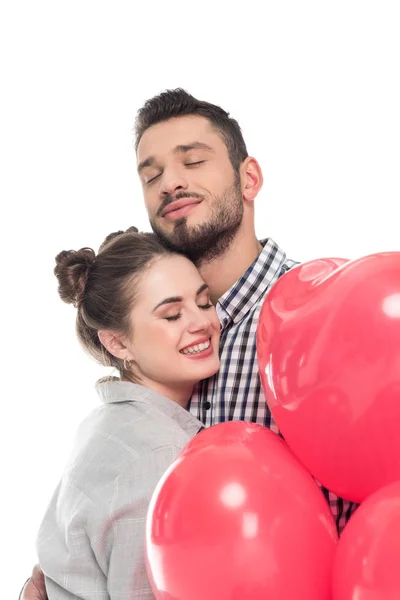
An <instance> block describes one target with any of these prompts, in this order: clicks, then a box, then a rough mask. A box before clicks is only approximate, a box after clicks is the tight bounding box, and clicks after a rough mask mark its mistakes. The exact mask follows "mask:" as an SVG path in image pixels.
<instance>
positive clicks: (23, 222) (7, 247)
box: [0, 0, 400, 600]
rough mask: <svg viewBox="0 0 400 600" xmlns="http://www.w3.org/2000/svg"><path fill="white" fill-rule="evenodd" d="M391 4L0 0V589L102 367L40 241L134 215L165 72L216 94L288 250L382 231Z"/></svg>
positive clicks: (389, 153)
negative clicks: (138, 167)
mask: <svg viewBox="0 0 400 600" xmlns="http://www.w3.org/2000/svg"><path fill="white" fill-rule="evenodd" d="M398 6H399V4H398V2H397V1H392V2H390V1H388V0H375V1H370V0H363V1H359V2H357V1H354V0H344V1H338V0H335V1H331V2H328V1H323V0H319V1H315V2H313V1H310V0H303V1H301V2H299V1H292V2H290V1H286V0H276V1H274V2H271V1H266V2H261V1H260V2H257V3H256V2H251V1H247V2H243V3H237V2H230V3H229V4H226V5H225V3H223V2H218V0H214V1H213V2H207V1H204V0H203V1H202V2H190V1H188V0H186V1H185V2H174V1H169V2H168V1H166V0H164V1H158V0H154V1H153V2H149V1H147V0H142V2H135V1H134V0H132V1H131V2H123V1H119V0H113V1H111V0H110V1H109V2H103V1H100V0H97V1H88V0H80V1H75V0H69V1H68V2H67V1H64V2H61V1H58V0H52V1H51V2H50V1H49V2H44V1H41V0H36V1H35V2H30V1H29V2H28V1H26V2H21V1H20V2H18V1H17V0H13V1H11V0H10V1H9V2H3V3H2V5H1V9H0V11H1V12H0V56H1V63H2V64H1V91H0V102H1V110H0V144H1V150H0V152H1V156H0V165H1V176H0V186H1V190H0V194H1V195H0V198H1V228H2V236H1V241H0V244H1V296H0V297H1V317H2V319H1V329H0V331H1V342H2V349H1V354H2V367H3V368H2V382H1V383H2V385H1V390H2V393H1V403H2V411H1V415H2V418H1V461H2V477H1V480H2V482H1V490H2V491H1V503H2V506H1V519H2V526H1V530H0V531H1V548H2V552H3V551H4V559H3V563H2V569H1V572H2V582H1V597H2V598H6V599H7V600H8V599H12V598H16V597H17V595H18V592H19V589H20V587H21V585H22V583H23V581H24V580H25V578H26V577H27V576H28V574H29V573H30V570H31V567H32V566H33V564H34V562H35V561H36V556H35V547H34V540H35V535H36V531H37V528H38V526H39V522H40V520H41V517H42V515H43V512H44V510H45V507H46V504H47V502H48V500H49V499H50V496H51V493H52V491H53V489H54V487H55V485H56V483H57V480H58V477H59V475H60V473H61V470H62V466H63V464H64V461H65V459H66V457H67V454H68V452H69V449H70V446H71V444H72V440H73V434H74V432H75V429H76V426H77V424H78V423H79V421H80V420H81V419H82V417H83V416H84V415H85V414H86V413H87V412H88V411H89V410H90V409H91V408H92V407H93V406H94V405H95V404H96V402H97V399H96V397H95V393H94V391H93V384H94V382H95V380H96V378H97V377H98V376H101V375H102V374H104V370H103V369H101V367H98V366H96V365H95V364H94V363H92V362H91V361H90V359H88V358H87V357H86V356H85V355H84V353H83V351H82V350H81V349H80V347H79V346H78V343H77V341H76V339H75V333H74V317H75V313H74V309H73V308H72V307H71V306H66V305H64V304H63V303H62V302H61V300H60V299H59V298H58V295H57V290H56V280H55V277H54V276H53V274H52V271H53V267H54V257H55V255H56V254H57V253H58V252H59V251H60V250H62V249H70V248H74V249H78V248H79V247H81V246H93V247H94V248H96V249H97V247H98V245H99V244H100V243H101V241H102V240H103V238H104V237H105V235H106V234H108V233H109V232H111V231H115V230H117V229H121V228H126V227H128V226H130V225H136V226H137V227H139V228H142V229H148V225H147V219H146V213H145V211H144V208H143V205H142V199H141V189H140V187H139V184H138V181H137V177H136V173H135V156H134V152H133V149H132V143H131V128H132V125H133V121H134V116H135V112H136V110H137V109H138V108H139V107H140V106H141V104H142V103H143V102H144V101H145V100H146V99H147V98H149V97H151V96H153V95H154V94H156V93H158V92H160V91H162V90H163V89H165V88H171V87H178V86H182V87H184V88H186V89H188V90H189V91H190V92H191V93H192V94H194V95H196V96H198V97H199V98H201V99H204V100H208V101H211V102H214V103H216V104H220V105H221V106H223V107H224V108H225V109H226V110H228V111H230V113H231V114H232V115H233V116H234V117H235V118H237V119H238V121H239V123H240V124H241V126H242V129H243V133H244V136H245V139H246V141H247V145H248V150H249V152H250V153H251V154H252V155H254V156H256V157H257V158H258V159H259V162H260V164H261V166H262V168H263V172H264V176H265V183H264V187H263V190H262V192H261V193H260V195H259V198H258V200H257V213H256V218H257V232H258V234H259V235H260V236H271V237H273V238H274V239H275V240H276V241H277V242H278V243H279V244H280V245H281V246H282V247H283V248H284V249H285V250H286V251H287V253H288V255H289V256H290V257H292V258H294V259H298V260H306V259H310V258H318V257H322V256H333V255H334V256H344V257H349V258H354V257H357V256H361V255H364V254H368V253H373V252H378V251H383V250H399V249H400V243H399V234H398V218H397V216H398V212H399V208H398V207H399V201H400V179H399V166H400V117H399V114H400V110H399V107H400V83H399V78H400V64H399V63H400V35H399V31H400V18H399V10H400V9H399V8H398ZM261 7H262V12H260V10H261ZM4 560H5V562H4Z"/></svg>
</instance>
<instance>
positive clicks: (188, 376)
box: [125, 255, 220, 389]
mask: <svg viewBox="0 0 400 600" xmlns="http://www.w3.org/2000/svg"><path fill="white" fill-rule="evenodd" d="M130 320H131V327H132V336H131V337H130V338H129V339H128V340H126V342H125V343H126V346H127V349H128V350H129V356H127V358H128V359H133V366H132V371H133V373H134V375H135V376H137V377H138V379H139V383H141V384H142V385H149V383H151V382H153V383H154V382H155V383H156V384H160V385H161V387H163V386H167V387H171V386H173V387H176V388H182V389H187V388H188V386H193V385H194V384H195V383H197V382H198V381H200V380H201V379H205V378H206V377H210V376H211V375H213V374H214V373H216V372H217V371H218V369H219V355H218V346H219V331H220V324H219V320H218V317H217V313H216V311H215V308H214V306H213V305H212V304H211V302H210V297H209V293H208V288H207V286H206V285H205V283H204V281H203V280H202V279H201V277H200V275H199V272H198V271H197V269H196V267H195V266H194V264H193V263H192V262H190V261H189V260H188V259H187V258H185V257H183V256H178V255H171V256H167V257H162V258H160V259H158V260H156V262H155V263H154V264H153V265H152V266H151V267H150V268H149V269H148V270H147V271H146V272H145V273H144V274H143V275H142V276H141V278H140V280H139V288H138V293H137V298H136V302H135V305H134V308H133V309H132V312H131V316H130ZM152 387H154V386H152Z"/></svg>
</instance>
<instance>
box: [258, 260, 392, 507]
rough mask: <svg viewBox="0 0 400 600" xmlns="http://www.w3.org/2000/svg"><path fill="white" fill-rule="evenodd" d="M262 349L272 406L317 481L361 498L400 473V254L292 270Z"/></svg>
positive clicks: (270, 311) (271, 303) (265, 312)
mask: <svg viewBox="0 0 400 600" xmlns="http://www.w3.org/2000/svg"><path fill="white" fill-rule="evenodd" d="M340 265H341V266H340ZM257 350H258V360H259V366H260V373H261V379H262V383H263V387H264V390H265V395H266V399H267V402H268V405H269V407H270V409H271V412H272V413H273V416H274V418H275V420H276V422H277V424H278V427H279V428H280V431H281V433H282V434H283V436H284V438H285V439H286V441H287V442H288V444H289V445H290V447H291V448H292V450H293V451H294V453H295V454H296V455H297V456H298V458H299V459H300V460H301V461H302V462H303V464H304V465H305V466H306V467H307V468H308V469H309V470H310V471H311V472H312V473H313V475H314V476H315V477H316V479H318V480H319V481H320V482H321V483H322V484H323V485H324V486H326V487H327V488H328V489H330V490H332V491H333V492H336V494H338V495H339V496H341V497H343V498H346V499H348V500H353V501H356V502H361V501H362V500H364V499H365V498H366V497H368V496H369V495H370V494H371V493H373V492H374V491H376V490H377V489H379V488H380V487H382V486H383V485H385V484H387V483H390V482H392V481H395V480H397V479H400V435H399V423H400V253H399V252H391V253H382V254H375V255H371V256H367V257H364V258H360V259H358V260H354V261H351V262H350V261H345V260H343V259H321V260H316V261H313V262H309V263H306V264H304V265H301V266H298V267H295V268H294V269H293V270H291V271H289V272H288V273H286V274H285V275H284V276H283V277H281V279H280V280H278V281H277V283H276V284H275V285H274V286H273V288H272V289H271V291H270V293H269V294H268V296H267V297H266V299H265V302H264V304H263V307H262V309H261V313H260V319H259V325H258V332H257Z"/></svg>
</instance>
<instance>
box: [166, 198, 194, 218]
mask: <svg viewBox="0 0 400 600" xmlns="http://www.w3.org/2000/svg"><path fill="white" fill-rule="evenodd" d="M200 202H201V199H200V198H182V199H181V200H175V202H171V204H167V206H166V207H165V208H164V210H163V211H162V212H161V216H162V217H165V216H166V215H168V214H170V213H173V212H174V211H178V210H180V209H182V208H186V207H187V206H190V205H192V204H200ZM170 216H171V217H172V216H173V215H172V214H171V215H170Z"/></svg>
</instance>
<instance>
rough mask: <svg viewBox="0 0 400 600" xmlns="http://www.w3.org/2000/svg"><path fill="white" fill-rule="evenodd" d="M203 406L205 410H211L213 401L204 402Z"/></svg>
mask: <svg viewBox="0 0 400 600" xmlns="http://www.w3.org/2000/svg"><path fill="white" fill-rule="evenodd" d="M203 406H204V408H205V410H210V408H211V402H204V404H203Z"/></svg>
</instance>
